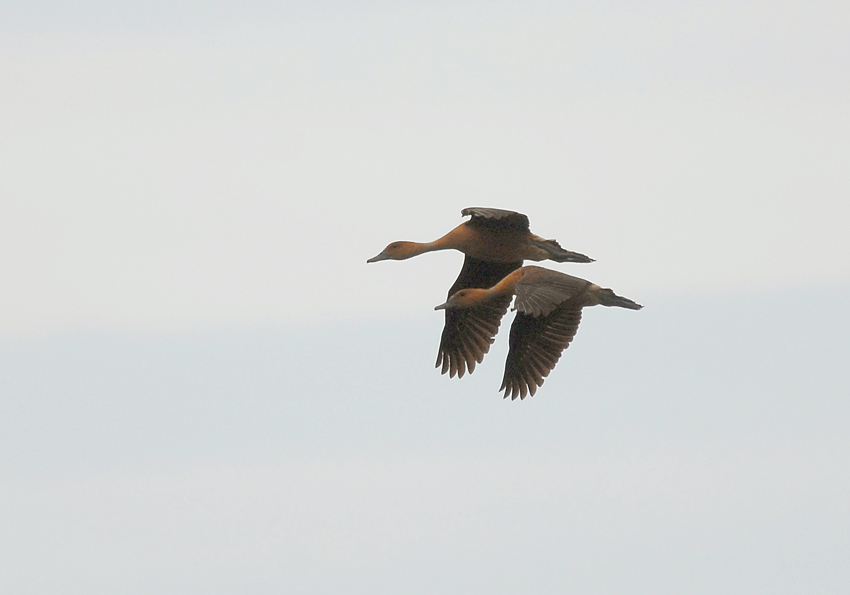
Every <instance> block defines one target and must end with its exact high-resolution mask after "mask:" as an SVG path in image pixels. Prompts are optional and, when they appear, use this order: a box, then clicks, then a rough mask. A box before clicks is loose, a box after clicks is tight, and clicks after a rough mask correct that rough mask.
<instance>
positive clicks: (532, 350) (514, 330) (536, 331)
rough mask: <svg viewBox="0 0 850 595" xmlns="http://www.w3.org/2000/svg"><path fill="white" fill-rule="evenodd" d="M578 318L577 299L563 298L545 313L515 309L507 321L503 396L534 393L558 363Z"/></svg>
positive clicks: (579, 306)
mask: <svg viewBox="0 0 850 595" xmlns="http://www.w3.org/2000/svg"><path fill="white" fill-rule="evenodd" d="M580 322H581V303H580V302H579V301H578V300H572V301H567V302H565V303H563V304H561V305H560V306H559V307H557V308H556V309H555V310H554V311H552V313H551V314H550V315H548V316H538V317H535V316H532V315H530V314H525V313H523V312H517V315H516V317H515V318H514V322H513V324H512V325H511V338H510V350H509V351H508V359H507V361H506V363H505V376H504V378H503V379H502V387H501V388H500V389H499V390H504V391H505V398H507V397H510V398H511V399H512V400H513V399H516V398H517V397H519V398H520V399H524V398H525V397H526V395H527V394H529V393H530V394H531V395H532V396H534V393H535V392H537V388H538V387H540V386H542V385H543V379H544V378H545V377H546V376H548V375H549V372H551V371H552V369H553V368H554V367H555V364H557V363H558V360H559V359H560V357H561V354H562V353H563V352H564V350H565V349H566V348H567V347H568V346H569V344H570V342H571V341H572V340H573V337H575V335H576V332H577V331H578V325H579V323H580Z"/></svg>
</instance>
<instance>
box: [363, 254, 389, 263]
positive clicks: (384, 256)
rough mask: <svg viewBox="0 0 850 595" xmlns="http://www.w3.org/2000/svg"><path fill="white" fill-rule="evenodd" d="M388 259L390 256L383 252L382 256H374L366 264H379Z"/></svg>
mask: <svg viewBox="0 0 850 595" xmlns="http://www.w3.org/2000/svg"><path fill="white" fill-rule="evenodd" d="M388 258H389V256H387V255H386V254H384V253H383V252H381V253H380V254H378V255H377V256H373V257H372V258H370V259H369V260H367V261H366V262H367V263H369V262H379V261H381V260H386V259H388Z"/></svg>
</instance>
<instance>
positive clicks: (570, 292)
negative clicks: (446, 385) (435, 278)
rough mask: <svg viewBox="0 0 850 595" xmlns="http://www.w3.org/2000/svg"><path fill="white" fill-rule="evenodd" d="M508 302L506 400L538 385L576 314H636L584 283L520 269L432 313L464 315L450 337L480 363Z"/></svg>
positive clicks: (570, 333) (627, 303)
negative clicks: (607, 310) (610, 310)
mask: <svg viewBox="0 0 850 595" xmlns="http://www.w3.org/2000/svg"><path fill="white" fill-rule="evenodd" d="M514 297H515V298H516V300H515V302H514V308H515V309H516V311H517V314H516V316H515V318H514V321H513V324H512V325H511V332H510V341H509V351H508V358H507V361H506V362H505V375H504V377H503V380H502V387H501V388H500V390H504V391H505V397H506V398H507V397H509V396H510V397H511V399H515V398H517V397H519V398H520V399H524V398H525V397H526V396H527V395H528V394H531V395H532V396H533V395H534V393H535V392H536V391H537V389H538V388H539V387H540V386H541V385H542V384H543V381H544V378H545V377H546V376H548V375H549V372H551V371H552V369H553V368H554V367H555V364H557V362H558V360H559V359H560V357H561V354H562V353H563V351H564V350H565V349H566V348H567V347H568V346H569V344H570V343H571V342H572V340H573V338H574V337H575V335H576V332H577V331H578V326H579V323H580V322H581V310H582V308H585V307H588V306H595V305H603V306H617V307H620V308H628V309H631V310H639V309H641V308H642V306H641V305H639V304H637V303H635V302H633V301H632V300H630V299H628V298H624V297H622V296H618V295H616V294H615V293H614V292H613V291H611V290H610V289H605V288H602V287H599V286H598V285H595V284H594V283H591V282H590V281H586V280H584V279H579V278H578V277H573V276H571V275H566V274H564V273H560V272H558V271H553V270H550V269H545V268H542V267H537V266H524V267H520V268H518V269H516V270H514V271H512V272H510V273H509V274H508V275H506V276H505V277H504V278H503V279H501V280H500V281H499V282H498V283H496V284H495V285H494V286H492V287H490V288H489V289H482V288H468V289H463V290H460V291H458V292H456V293H455V294H453V295H452V296H451V297H450V298H449V299H448V301H446V303H444V304H442V305H440V306H437V309H445V310H446V311H447V312H448V311H450V310H463V311H465V312H466V315H465V316H464V317H463V318H461V319H459V321H458V329H457V331H456V335H457V337H458V339H457V341H458V343H459V344H460V345H461V348H460V350H459V352H460V353H461V354H470V355H472V356H473V357H475V356H477V355H479V354H480V355H481V359H483V354H481V353H480V352H481V347H480V346H482V345H485V344H487V345H488V346H489V344H490V343H492V341H493V339H494V337H495V335H496V333H497V332H498V328H499V325H500V322H501V319H502V317H503V316H504V315H505V314H506V313H507V309H508V307H509V306H510V303H511V300H512V298H514ZM488 349H489V347H488ZM484 353H486V349H485V350H484ZM477 361H478V363H480V361H481V360H480V359H478V360H477ZM444 373H445V370H444Z"/></svg>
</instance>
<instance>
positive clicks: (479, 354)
mask: <svg viewBox="0 0 850 595" xmlns="http://www.w3.org/2000/svg"><path fill="white" fill-rule="evenodd" d="M520 266H522V263H521V262H485V261H483V260H478V259H476V258H471V257H469V256H467V257H465V258H464V261H463V268H462V269H461V271H460V274H459V275H458V277H457V280H456V281H455V282H454V285H452V287H451V289H449V294H448V297H451V296H452V295H454V294H455V292H457V291H460V290H461V289H468V288H481V289H486V288H489V287H493V286H494V285H495V284H496V283H498V282H499V281H501V280H502V279H503V278H504V277H505V276H507V275H508V274H509V273H511V272H512V271H514V270H515V269H518V268H519V267H520ZM510 301H511V299H510V297H508V298H506V299H505V300H504V303H502V302H499V303H496V302H493V303H490V304H488V305H486V306H480V307H477V308H462V309H455V308H447V309H446V324H445V326H443V334H442V336H441V337H440V350H439V353H437V363H436V367H438V368H439V367H441V366H442V370H441V373H442V374H445V373H446V372H448V373H449V376H450V377H452V378H453V377H454V376H455V374H457V376H458V378H463V375H464V374H465V373H466V371H467V370H468V371H469V373H470V374H472V371H473V370H475V364H480V363H481V362H482V361H483V360H484V354H486V353H487V352H488V351H489V350H490V345H491V344H492V343H493V338H494V337H495V336H496V333H497V332H498V330H499V323H500V322H501V320H502V317H503V316H504V315H505V312H507V309H508V306H509V305H510Z"/></svg>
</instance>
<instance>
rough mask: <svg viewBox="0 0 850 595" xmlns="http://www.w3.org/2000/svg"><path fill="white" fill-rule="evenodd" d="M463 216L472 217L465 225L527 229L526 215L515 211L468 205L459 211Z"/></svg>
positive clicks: (502, 228) (512, 229)
mask: <svg viewBox="0 0 850 595" xmlns="http://www.w3.org/2000/svg"><path fill="white" fill-rule="evenodd" d="M460 214H461V215H463V216H464V217H465V216H467V215H469V216H471V217H472V218H471V219H470V220H469V221H468V222H467V225H471V226H473V227H478V226H480V227H486V228H488V229H501V230H511V231H528V230H529V227H528V217H526V216H525V215H523V214H522V213H517V212H515V211H506V210H504V209H490V208H486V207H468V208H466V209H464V210H462V211H461V212H460Z"/></svg>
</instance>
